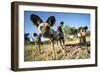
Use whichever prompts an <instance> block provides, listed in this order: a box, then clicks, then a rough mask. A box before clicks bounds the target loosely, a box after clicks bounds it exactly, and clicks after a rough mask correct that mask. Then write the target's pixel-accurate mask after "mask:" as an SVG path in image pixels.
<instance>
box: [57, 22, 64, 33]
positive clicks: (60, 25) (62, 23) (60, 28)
mask: <svg viewBox="0 0 100 73" xmlns="http://www.w3.org/2000/svg"><path fill="white" fill-rule="evenodd" d="M63 25H64V22H63V21H62V22H61V23H60V24H59V25H58V27H57V30H59V31H62V27H63Z"/></svg>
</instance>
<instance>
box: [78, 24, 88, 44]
mask: <svg viewBox="0 0 100 73" xmlns="http://www.w3.org/2000/svg"><path fill="white" fill-rule="evenodd" d="M87 30H88V27H87V26H85V27H79V29H78V30H77V36H78V38H79V43H80V44H81V45H85V44H86V33H87Z"/></svg>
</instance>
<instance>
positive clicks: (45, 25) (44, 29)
mask: <svg viewBox="0 0 100 73" xmlns="http://www.w3.org/2000/svg"><path fill="white" fill-rule="evenodd" d="M30 18H31V21H32V22H33V24H34V25H35V26H37V27H38V29H39V32H40V33H49V32H50V30H51V27H52V26H53V25H54V24H55V21H56V20H55V17H54V16H50V17H49V18H48V19H47V21H46V22H43V21H42V19H41V18H40V17H39V16H37V15H35V14H32V15H31V16H30Z"/></svg>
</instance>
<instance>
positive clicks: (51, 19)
mask: <svg viewBox="0 0 100 73" xmlns="http://www.w3.org/2000/svg"><path fill="white" fill-rule="evenodd" d="M55 21H56V19H55V17H54V16H50V17H49V18H48V19H47V21H46V22H47V23H48V24H49V25H50V26H53V25H54V24H55Z"/></svg>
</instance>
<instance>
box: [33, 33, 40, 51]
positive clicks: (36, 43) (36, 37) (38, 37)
mask: <svg viewBox="0 0 100 73" xmlns="http://www.w3.org/2000/svg"><path fill="white" fill-rule="evenodd" d="M33 36H34V37H35V48H36V49H37V50H38V51H39V53H41V47H40V45H41V34H39V35H38V34H37V33H34V34H33Z"/></svg>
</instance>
